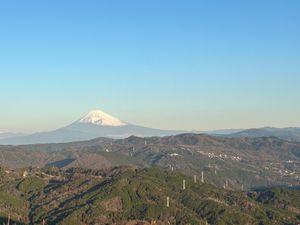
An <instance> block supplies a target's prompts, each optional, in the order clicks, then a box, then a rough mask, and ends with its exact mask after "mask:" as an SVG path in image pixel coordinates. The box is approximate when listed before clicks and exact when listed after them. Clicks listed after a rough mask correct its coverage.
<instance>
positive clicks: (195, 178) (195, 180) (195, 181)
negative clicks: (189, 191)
mask: <svg viewBox="0 0 300 225" xmlns="http://www.w3.org/2000/svg"><path fill="white" fill-rule="evenodd" d="M194 183H195V184H196V183H197V175H194Z"/></svg>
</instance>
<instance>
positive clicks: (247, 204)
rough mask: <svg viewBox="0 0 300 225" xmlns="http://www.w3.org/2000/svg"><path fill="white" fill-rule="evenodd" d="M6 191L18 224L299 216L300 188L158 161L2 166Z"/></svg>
mask: <svg viewBox="0 0 300 225" xmlns="http://www.w3.org/2000/svg"><path fill="white" fill-rule="evenodd" d="M183 180H185V186H186V188H185V190H183ZM0 196H1V198H0V208H1V213H0V215H1V217H2V219H1V220H2V222H5V221H6V220H7V216H8V215H10V217H11V221H14V222H16V223H17V224H20V225H21V224H22V225H23V224H42V222H43V220H44V221H45V222H46V224H53V225H54V224H64V225H67V224H70V225H71V224H72V225H74V224H150V223H151V222H152V224H154V221H155V223H156V224H206V222H207V223H208V224H215V225H217V224H218V225H221V224H235V225H238V224H253V225H254V224H255V225H258V224H264V225H268V224H270V225H271V224H272V225H274V224H278V225H279V224H297V223H299V222H300V217H299V212H300V200H299V199H300V192H299V191H297V190H287V189H266V190H264V191H260V192H253V191H252V192H249V193H247V192H237V191H230V190H226V189H220V188H217V187H215V186H213V185H210V184H205V183H204V184H203V183H201V182H200V180H197V183H195V182H194V179H193V177H189V176H185V175H183V174H181V173H177V172H167V171H163V170H160V169H158V168H151V169H137V168H134V167H119V168H114V169H111V170H86V169H80V168H73V169H69V170H67V171H65V172H63V171H61V170H59V169H57V168H48V169H34V168H31V169H30V170H27V171H26V173H24V170H16V171H10V170H7V169H6V170H5V169H2V170H1V186H0ZM167 197H169V207H168V206H167ZM138 221H140V222H139V223H138ZM141 221H143V222H141Z"/></svg>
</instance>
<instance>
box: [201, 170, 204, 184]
mask: <svg viewBox="0 0 300 225" xmlns="http://www.w3.org/2000/svg"><path fill="white" fill-rule="evenodd" d="M201 182H202V183H204V172H203V170H202V172H201Z"/></svg>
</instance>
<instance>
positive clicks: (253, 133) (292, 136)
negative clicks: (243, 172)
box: [228, 127, 300, 142]
mask: <svg viewBox="0 0 300 225" xmlns="http://www.w3.org/2000/svg"><path fill="white" fill-rule="evenodd" d="M228 136H229V137H252V138H256V137H277V138H280V139H283V140H287V141H296V142H299V141H300V128H298V127H287V128H275V127H263V128H252V129H246V130H242V131H239V132H235V133H232V134H229V135H228Z"/></svg>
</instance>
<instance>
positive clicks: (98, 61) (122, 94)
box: [0, 0, 300, 133]
mask: <svg viewBox="0 0 300 225" xmlns="http://www.w3.org/2000/svg"><path fill="white" fill-rule="evenodd" d="M299 7H300V2H299V1H295V0H294V1H293V0H292V1H288V2H287V1H285V2H283V1H271V0H267V1H263V2H262V1H258V0H255V1H251V2H241V1H226V2H225V1H224V2H218V3H216V2H204V1H163V2H162V1H157V0H155V1H148V2H145V1H136V0H134V1H130V2H128V1H126V2H125V1H109V2H108V1H90V2H89V4H87V3H86V2H83V1H63V2H62V1H51V2H41V1H29V2H28V1H26V2H22V1H18V3H16V2H3V3H0V26H1V31H0V32H1V35H0V49H1V52H0V75H1V82H0V89H1V95H0V103H1V110H0V131H3V132H26V133H32V132H39V131H49V130H53V129H57V128H61V127H64V126H66V125H69V124H70V123H72V122H74V121H76V120H78V119H79V118H80V117H82V116H84V115H85V114H86V113H87V112H88V111H90V110H92V109H101V110H103V111H105V112H107V113H109V114H111V115H114V116H116V117H118V118H120V119H122V120H124V121H128V122H130V123H133V124H137V125H141V126H146V127H153V128H161V129H169V130H198V131H206V130H216V129H240V128H253V127H298V126H300V117H299V114H300V105H299V96H300V89H299V84H300V76H299V75H300V64H299V61H300V41H299V40H300V30H299V27H300V17H299Z"/></svg>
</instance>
